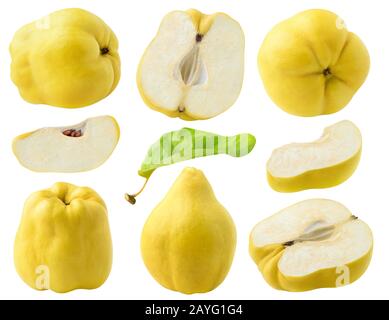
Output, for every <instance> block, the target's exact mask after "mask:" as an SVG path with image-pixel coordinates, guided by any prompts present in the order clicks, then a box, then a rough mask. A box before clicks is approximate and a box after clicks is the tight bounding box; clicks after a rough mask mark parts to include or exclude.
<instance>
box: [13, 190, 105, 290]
mask: <svg viewBox="0 0 389 320" xmlns="http://www.w3.org/2000/svg"><path fill="white" fill-rule="evenodd" d="M14 259H15V266H16V270H17V272H18V273H19V275H20V277H21V278H22V279H23V280H24V282H26V283H27V284H28V285H29V286H30V287H32V288H34V289H37V290H48V289H50V290H53V291H55V292H61V293H63V292H68V291H71V290H75V289H95V288H98V287H100V286H101V285H102V284H103V283H104V282H105V280H106V279H107V277H108V276H109V273H110V271H111V265H112V242H111V234H110V228H109V224H108V214H107V208H106V206H105V203H104V201H103V200H102V199H101V197H100V196H99V195H98V194H97V193H96V192H95V191H93V190H92V189H90V188H85V187H76V186H74V185H71V184H68V183H56V184H55V185H54V186H53V187H51V188H50V189H47V190H42V191H39V192H36V193H33V194H32V195H31V196H30V197H29V198H28V199H27V201H26V203H25V206H24V210H23V216H22V220H21V223H20V226H19V230H18V232H17V235H16V240H15V246H14Z"/></svg>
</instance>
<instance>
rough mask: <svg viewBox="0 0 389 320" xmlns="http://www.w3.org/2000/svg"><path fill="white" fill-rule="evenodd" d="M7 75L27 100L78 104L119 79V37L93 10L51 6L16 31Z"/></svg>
mask: <svg viewBox="0 0 389 320" xmlns="http://www.w3.org/2000/svg"><path fill="white" fill-rule="evenodd" d="M10 53H11V57H12V65H11V78H12V81H13V82H14V83H15V85H16V86H17V87H18V89H19V92H20V94H21V96H22V97H23V98H24V99H25V100H26V101H28V102H30V103H35V104H47V105H51V106H56V107H64V108H80V107H85V106H88V105H91V104H93V103H95V102H98V101H99V100H101V99H103V98H105V97H107V96H108V95H109V94H110V93H111V92H112V91H113V90H114V89H115V88H116V86H117V84H118V82H119V79H120V57H119V53H118V40H117V38H116V36H115V34H114V33H113V32H112V30H111V29H110V27H109V26H108V25H107V24H106V23H105V22H104V21H103V20H101V19H100V18H99V17H97V16H95V15H94V14H92V13H90V12H88V11H85V10H82V9H77V8H71V9H64V10H60V11H56V12H54V13H52V14H50V15H49V16H46V17H44V18H42V19H40V20H38V21H35V22H32V23H30V24H28V25H26V26H24V27H22V28H21V29H20V30H19V31H17V32H16V34H15V36H14V38H13V40H12V43H11V45H10Z"/></svg>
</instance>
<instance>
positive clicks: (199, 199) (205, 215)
mask: <svg viewBox="0 0 389 320" xmlns="http://www.w3.org/2000/svg"><path fill="white" fill-rule="evenodd" d="M235 246H236V232H235V225H234V222H233V221H232V219H231V217H230V215H229V214H228V212H227V211H226V209H225V208H224V207H223V206H222V205H221V204H220V203H219V202H218V201H217V199H216V197H215V195H214V193H213V190H212V187H211V186H210V184H209V182H208V181H207V179H206V177H205V176H204V174H203V173H202V172H201V171H200V170H197V169H193V168H187V169H185V170H184V171H183V172H182V174H181V175H180V176H179V177H178V179H177V181H176V182H175V184H174V185H173V187H172V188H171V190H170V191H169V193H168V194H167V196H166V198H165V199H164V200H163V201H162V202H161V203H160V204H159V205H158V206H157V207H156V208H155V209H154V211H153V212H152V213H151V215H150V217H149V218H148V220H147V222H146V224H145V226H144V229H143V233H142V243H141V248H142V255H143V260H144V263H145V264H146V267H147V268H148V270H149V272H150V273H151V275H152V276H153V277H154V278H155V280H157V281H158V282H159V283H160V284H161V285H162V286H164V287H166V288H168V289H171V290H175V291H179V292H182V293H186V294H193V293H204V292H208V291H211V290H213V289H215V288H216V287H217V286H219V284H221V283H222V282H223V280H224V278H225V277H226V276H227V273H228V271H229V269H230V266H231V263H232V260H233V257H234V253H235Z"/></svg>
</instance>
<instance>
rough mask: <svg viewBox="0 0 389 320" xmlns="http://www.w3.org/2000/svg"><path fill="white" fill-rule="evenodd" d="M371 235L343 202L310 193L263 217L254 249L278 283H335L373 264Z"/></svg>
mask: <svg viewBox="0 0 389 320" xmlns="http://www.w3.org/2000/svg"><path fill="white" fill-rule="evenodd" d="M372 252H373V235H372V232H371V230H370V228H369V227H368V225H367V224H366V223H364V222H362V221H361V220H359V219H358V218H357V217H355V216H353V215H352V214H351V213H350V212H349V211H348V209H346V208H345V207H344V206H343V205H341V204H340V203H337V202H335V201H331V200H324V199H312V200H306V201H303V202H300V203H297V204H295V205H293V206H291V207H288V208H286V209H284V210H282V211H280V212H279V213H277V214H275V215H273V216H271V217H270V218H268V219H266V220H264V221H262V222H260V223H259V224H258V225H256V226H255V228H254V229H253V231H252V233H251V236H250V253H251V256H252V258H253V260H254V261H255V263H256V264H257V265H258V267H259V269H260V271H261V272H262V274H263V276H264V278H265V280H266V281H267V282H268V283H269V284H270V285H271V286H272V287H274V288H275V289H279V290H286V291H307V290H313V289H318V288H335V287H340V286H344V285H347V284H350V283H352V282H354V281H356V280H357V279H359V278H360V277H361V276H362V274H363V273H364V272H365V271H366V269H367V268H368V266H369V263H370V260H371V256H372Z"/></svg>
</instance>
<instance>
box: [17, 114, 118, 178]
mask: <svg viewBox="0 0 389 320" xmlns="http://www.w3.org/2000/svg"><path fill="white" fill-rule="evenodd" d="M119 137H120V129H119V125H118V123H117V122H116V120H115V119H114V118H113V117H111V116H101V117H96V118H90V119H87V120H85V121H84V122H82V123H79V124H77V125H74V126H68V127H59V128H42V129H38V130H36V131H33V132H30V133H25V134H22V135H20V136H18V137H16V138H15V139H14V141H13V151H14V154H15V156H16V158H17V159H18V160H19V162H20V163H21V165H23V166H24V167H26V168H28V169H30V170H32V171H37V172H82V171H89V170H92V169H95V168H97V167H99V166H100V165H102V164H103V163H104V162H105V161H106V160H107V159H108V158H109V157H110V155H111V154H112V152H113V151H114V150H115V148H116V145H117V143H118V141H119Z"/></svg>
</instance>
